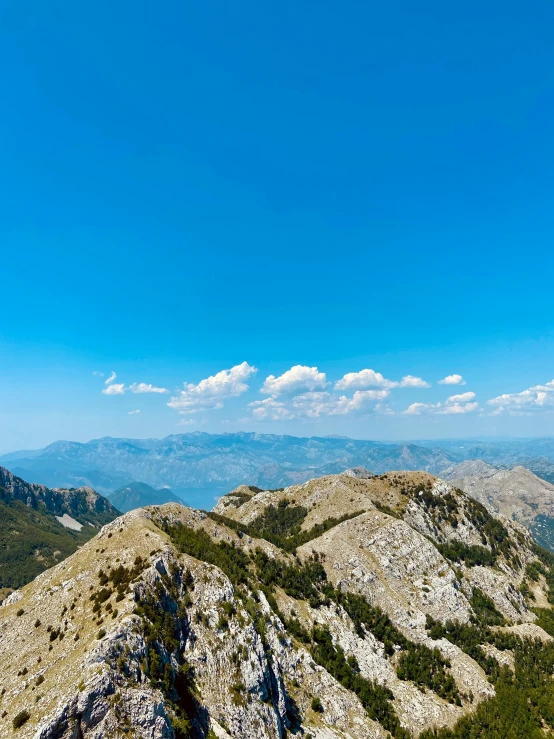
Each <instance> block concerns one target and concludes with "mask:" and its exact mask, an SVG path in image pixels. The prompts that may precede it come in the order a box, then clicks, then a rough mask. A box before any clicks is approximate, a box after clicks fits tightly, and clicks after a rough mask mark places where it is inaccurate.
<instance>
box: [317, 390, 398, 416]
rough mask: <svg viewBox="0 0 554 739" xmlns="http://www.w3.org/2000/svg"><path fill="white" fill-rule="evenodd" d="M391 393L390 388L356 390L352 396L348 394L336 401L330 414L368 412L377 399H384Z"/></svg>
mask: <svg viewBox="0 0 554 739" xmlns="http://www.w3.org/2000/svg"><path fill="white" fill-rule="evenodd" d="M389 395H390V392H389V390H388V389H386V388H385V389H383V390H356V392H355V393H354V395H353V396H352V397H351V398H347V397H346V395H341V397H340V398H339V399H338V400H337V401H335V405H334V407H333V409H332V410H331V411H329V415H331V416H344V415H346V414H347V413H363V412H364V411H365V412H367V411H368V410H369V408H370V407H372V406H373V403H374V402H375V401H376V400H383V399H384V398H387V397H388V396H389Z"/></svg>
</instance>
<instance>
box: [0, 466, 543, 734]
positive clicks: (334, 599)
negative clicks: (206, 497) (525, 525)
mask: <svg viewBox="0 0 554 739" xmlns="http://www.w3.org/2000/svg"><path fill="white" fill-rule="evenodd" d="M536 552H537V553H538V555H539V556H537V553H536ZM553 565H554V558H552V559H548V557H547V556H546V557H545V555H543V554H542V553H541V552H540V550H536V549H535V547H534V545H533V543H532V541H531V539H530V537H529V535H528V534H527V533H526V532H525V531H524V530H523V529H521V528H520V527H519V526H518V525H517V524H514V523H510V522H505V523H503V522H501V521H499V520H498V519H495V518H493V517H492V516H490V514H487V512H486V509H484V508H483V507H482V506H480V504H478V503H477V502H476V501H473V500H472V499H471V498H468V497H467V496H465V495H464V494H463V493H461V492H458V491H456V490H454V489H453V488H451V487H450V486H449V485H448V484H446V483H444V482H442V481H440V480H436V479H435V478H433V477H432V476H430V475H428V474H426V473H392V474H390V475H386V476H385V475H383V476H380V477H374V478H371V479H357V478H353V477H350V476H346V475H344V476H343V475H337V476H329V477H325V478H322V479H317V480H312V481H310V482H308V483H305V484H303V485H299V486H295V487H293V488H289V489H287V490H281V491H259V490H257V489H255V488H249V487H245V486H243V487H241V488H239V489H237V490H235V491H233V492H232V493H231V494H229V496H226V498H224V499H223V500H222V501H221V502H220V503H219V504H218V506H217V510H216V511H214V512H213V513H211V514H206V513H204V512H201V511H195V510H193V509H189V508H185V507H183V506H178V505H174V504H167V505H165V506H161V507H155V508H150V509H142V510H136V511H132V512H130V513H128V514H125V515H124V516H122V517H121V518H119V519H117V520H115V521H114V522H112V523H110V524H108V525H106V526H105V527H104V528H103V529H102V531H101V532H100V533H99V534H98V535H97V536H96V537H95V538H94V539H93V540H92V541H90V542H88V543H87V544H86V545H85V546H84V547H82V548H81V549H80V550H79V551H77V552H76V553H75V554H73V555H72V556H71V557H69V558H68V559H67V560H66V561H64V562H63V563H61V564H59V565H57V566H56V567H54V568H52V569H51V570H49V571H47V572H45V573H43V574H42V575H40V576H39V577H38V578H37V579H36V580H35V581H34V582H32V583H30V584H29V585H27V586H25V587H24V588H23V589H22V590H21V591H20V592H17V593H14V594H12V596H10V598H9V599H8V602H7V603H5V605H4V606H2V607H0V633H1V634H2V639H1V640H0V695H1V696H2V698H1V700H2V713H1V714H0V735H2V736H11V735H12V734H13V735H17V736H18V737H22V738H24V739H31V737H36V738H37V739H38V738H40V739H69V737H80V739H100V738H101V737H112V736H113V737H116V736H125V735H131V736H134V737H135V739H152V738H153V737H166V738H167V739H185V738H186V737H192V738H193V739H198V738H200V737H202V738H206V737H210V739H213V737H217V738H218V739H229V738H230V737H232V738H233V739H278V737H279V738H282V737H284V736H285V735H297V736H305V737H316V739H385V737H387V736H390V735H391V734H392V735H393V736H394V737H395V738H396V739H407V738H408V737H412V736H413V737H415V736H417V735H420V736H422V737H423V736H425V732H426V731H427V730H428V729H430V728H431V727H436V728H438V729H439V730H440V732H441V734H440V735H441V736H445V737H448V738H450V737H453V738H454V737H455V738H456V739H457V737H458V736H466V735H467V736H469V735H470V734H469V733H468V732H466V733H463V734H462V733H460V731H465V729H464V726H463V722H464V721H465V718H464V717H466V716H467V717H470V721H471V724H472V727H473V728H472V733H471V736H472V737H482V739H492V738H493V737H498V736H508V735H510V736H518V737H523V736H529V737H531V736H533V737H535V736H537V737H539V736H541V735H542V734H541V731H542V727H543V726H546V725H547V723H546V722H548V721H549V720H550V721H551V713H549V712H548V704H547V701H548V695H549V691H550V689H551V677H550V675H551V672H552V668H553V667H554V648H553V647H552V641H551V637H550V636H549V634H548V633H546V632H545V631H544V630H543V629H542V628H541V626H539V625H537V624H536V623H534V622H535V621H536V620H537V619H538V620H539V622H540V624H542V625H544V626H546V627H547V628H549V629H551V626H552V621H551V620H549V619H548V616H547V615H545V614H548V613H551V611H550V610H548V608H545V609H543V610H542V611H541V610H540V609H539V610H538V613H539V616H537V615H535V614H534V613H533V612H532V610H531V608H530V605H531V604H532V603H534V604H535V605H536V604H537V603H542V604H543V605H546V606H548V604H549V600H550V601H554V593H553V592H551V591H550V589H549V585H548V583H552V582H554V567H553ZM485 592H486V593H487V595H485ZM524 593H525V594H524ZM531 595H532V596H533V597H534V598H535V601H531V600H530V599H531ZM526 599H527V600H526ZM492 627H494V628H492ZM528 637H532V638H537V639H539V641H538V642H534V641H530V640H529V639H528ZM479 645H483V646H482V647H480V646H479ZM525 659H527V662H529V660H530V661H531V663H532V666H533V668H532V669H533V680H529V681H528V683H529V685H528V687H525V685H526V683H522V682H521V680H522V676H523V678H525V677H526V675H527V673H526V670H527V671H528V668H527V667H526V664H527V663H525V662H524V660H525ZM501 664H502V665H506V666H507V667H509V666H510V665H511V666H514V665H517V668H518V670H517V675H516V676H515V677H514V678H513V679H511V682H510V681H508V682H506V680H507V674H508V673H507V672H506V670H504V671H503V670H501V669H500V665H501ZM531 685H532V688H533V690H534V691H535V692H534V693H533V696H532V700H531V696H530V694H529V690H530V687H529V686H531ZM506 696H508V697H507V698H506ZM505 700H508V701H509V705H510V707H511V709H512V710H511V711H509V712H508V711H505V710H504V702H505ZM520 708H521V710H520ZM491 716H492V717H493V718H494V726H492V728H493V729H494V731H495V732H496V733H491V732H490V731H489V730H488V728H487V725H486V720H487V717H489V718H490V717H491ZM459 721H461V722H462V725H460V728H458V723H457V722H459ZM14 722H15V723H14ZM543 722H544V723H543ZM489 723H490V722H489ZM15 726H17V727H18V728H16V729H14V727H15ZM441 727H442V728H441ZM448 727H451V728H452V731H450V729H449V728H448ZM445 732H446V733H445ZM487 732H488V733H487ZM510 732H511V734H510ZM514 732H515V733H514Z"/></svg>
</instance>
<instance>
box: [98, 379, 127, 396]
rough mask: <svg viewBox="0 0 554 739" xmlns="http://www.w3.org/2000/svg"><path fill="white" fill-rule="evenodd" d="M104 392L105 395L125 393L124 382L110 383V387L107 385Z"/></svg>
mask: <svg viewBox="0 0 554 739" xmlns="http://www.w3.org/2000/svg"><path fill="white" fill-rule="evenodd" d="M102 392H103V393H104V395H123V393H124V392H125V386H124V384H123V383H121V385H120V384H118V383H117V382H116V383H114V384H112V385H108V387H105V388H104V389H103V390H102Z"/></svg>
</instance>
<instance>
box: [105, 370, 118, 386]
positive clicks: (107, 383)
mask: <svg viewBox="0 0 554 739" xmlns="http://www.w3.org/2000/svg"><path fill="white" fill-rule="evenodd" d="M116 377H117V375H116V374H115V372H114V371H113V370H112V373H111V375H110V376H109V377H108V379H107V380H106V381H105V383H104V384H105V385H109V384H110V383H111V382H113V381H114V380H115V379H116Z"/></svg>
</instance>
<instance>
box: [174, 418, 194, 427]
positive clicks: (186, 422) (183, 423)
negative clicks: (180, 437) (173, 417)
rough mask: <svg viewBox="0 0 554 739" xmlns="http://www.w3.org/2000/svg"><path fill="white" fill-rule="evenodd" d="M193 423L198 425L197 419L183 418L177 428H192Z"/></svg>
mask: <svg viewBox="0 0 554 739" xmlns="http://www.w3.org/2000/svg"><path fill="white" fill-rule="evenodd" d="M193 423H196V418H181V420H180V421H179V422H178V423H176V424H175V425H176V426H192V424H193Z"/></svg>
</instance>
